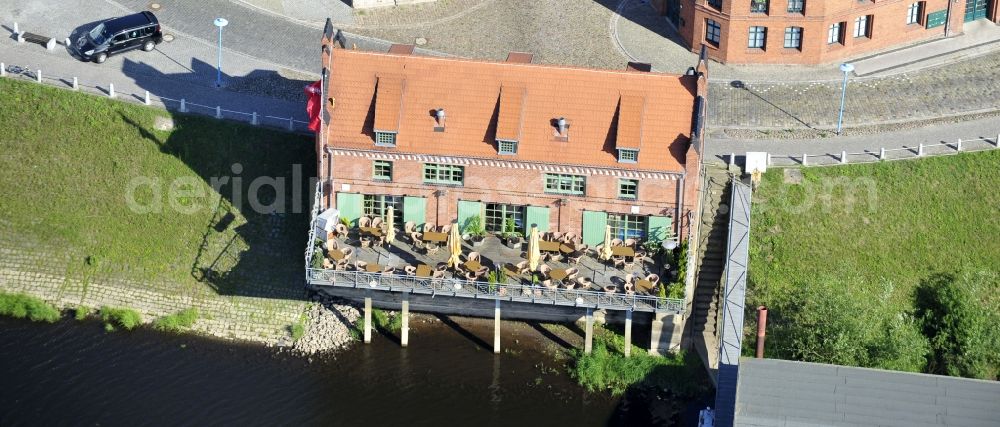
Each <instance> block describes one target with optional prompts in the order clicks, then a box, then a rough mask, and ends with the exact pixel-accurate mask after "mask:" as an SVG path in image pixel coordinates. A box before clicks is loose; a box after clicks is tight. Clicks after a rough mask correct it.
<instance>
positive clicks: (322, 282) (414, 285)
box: [306, 268, 684, 314]
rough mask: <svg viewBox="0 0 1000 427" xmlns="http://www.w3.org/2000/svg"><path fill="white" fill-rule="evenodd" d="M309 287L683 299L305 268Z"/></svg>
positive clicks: (678, 303) (644, 307)
mask: <svg viewBox="0 0 1000 427" xmlns="http://www.w3.org/2000/svg"><path fill="white" fill-rule="evenodd" d="M306 277H307V280H308V282H309V284H310V285H313V286H336V287H347V288H356V289H371V290H376V291H385V292H412V293H414V294H425V295H433V296H451V297H460V298H474V299H486V300H497V299H498V300H501V301H513V302H526V303H535V304H544V305H555V306H564V307H581V308H596V309H607V310H633V311H645V312H667V313H673V314H681V313H682V312H683V311H684V300H683V299H677V298H659V297H655V296H646V295H635V294H631V295H626V294H623V293H618V292H616V293H606V292H599V291H588V290H576V289H552V288H546V287H543V286H531V285H516V284H506V283H503V284H496V283H487V282H479V281H470V280H466V279H451V278H438V279H434V278H425V277H416V276H408V275H400V274H391V273H369V272H364V271H344V270H323V269H314V268H307V269H306Z"/></svg>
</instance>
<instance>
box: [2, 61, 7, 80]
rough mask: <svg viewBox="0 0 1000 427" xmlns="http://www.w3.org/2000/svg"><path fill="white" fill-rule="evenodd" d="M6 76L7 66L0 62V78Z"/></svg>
mask: <svg viewBox="0 0 1000 427" xmlns="http://www.w3.org/2000/svg"><path fill="white" fill-rule="evenodd" d="M6 76H7V66H6V65H4V63H3V62H0V77H6Z"/></svg>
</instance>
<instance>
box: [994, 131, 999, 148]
mask: <svg viewBox="0 0 1000 427" xmlns="http://www.w3.org/2000/svg"><path fill="white" fill-rule="evenodd" d="M993 146H994V147H1000V133H998V134H997V139H994V140H993Z"/></svg>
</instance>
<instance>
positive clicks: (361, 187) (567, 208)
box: [326, 156, 694, 234]
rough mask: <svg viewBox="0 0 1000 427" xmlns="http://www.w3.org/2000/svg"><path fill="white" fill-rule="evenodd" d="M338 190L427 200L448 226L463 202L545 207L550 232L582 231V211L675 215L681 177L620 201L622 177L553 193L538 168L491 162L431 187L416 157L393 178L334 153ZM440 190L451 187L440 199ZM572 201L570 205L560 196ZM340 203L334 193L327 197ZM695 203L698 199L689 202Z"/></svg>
mask: <svg viewBox="0 0 1000 427" xmlns="http://www.w3.org/2000/svg"><path fill="white" fill-rule="evenodd" d="M332 170H333V182H332V186H331V187H330V188H331V189H332V190H333V192H335V193H336V192H340V191H342V190H343V188H344V187H343V186H344V185H345V184H346V185H348V186H350V187H349V190H347V191H346V192H350V193H361V194H387V195H398V196H417V197H426V198H427V212H426V220H427V222H428V223H433V224H438V225H443V224H446V223H449V222H451V221H454V220H456V219H457V214H458V207H457V206H458V200H473V201H482V202H484V203H507V204H517V205H532V206H545V207H548V208H549V220H550V223H549V230H551V231H555V230H559V231H563V232H566V231H573V232H576V233H577V234H580V233H581V228H582V217H583V211H584V210H585V209H586V210H595V211H607V212H612V213H624V214H631V213H632V207H633V206H638V208H639V211H638V214H639V215H657V216H670V217H676V216H677V213H676V206H677V197H678V196H677V195H678V190H680V185H681V182H682V181H680V180H671V179H641V180H639V198H638V200H634V201H630V200H620V199H618V197H617V195H618V179H619V178H618V177H615V176H604V175H592V176H587V179H586V196H572V195H560V194H548V193H545V191H544V178H543V176H544V174H545V172H543V171H539V170H525V169H507V168H498V167H492V166H476V165H466V166H465V182H464V185H462V186H449V185H427V184H424V183H423V163H422V162H419V161H411V160H395V161H393V180H392V182H382V181H375V180H373V179H372V159H370V158H366V157H356V156H334V157H333V166H332ZM436 190H446V191H447V193H446V194H445V195H444V196H441V197H436V196H435V195H434V192H435V191H436ZM561 198H564V199H566V200H567V203H566V204H565V205H562V204H561V203H558V200H559V199H561ZM326 202H327V205H326V206H329V207H336V199H335V197H332V198H329V199H327V200H326ZM685 202H686V203H685V204H686V205H688V206H689V207H690V206H693V204H694V202H689V201H685Z"/></svg>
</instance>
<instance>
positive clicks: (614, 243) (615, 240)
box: [611, 237, 624, 246]
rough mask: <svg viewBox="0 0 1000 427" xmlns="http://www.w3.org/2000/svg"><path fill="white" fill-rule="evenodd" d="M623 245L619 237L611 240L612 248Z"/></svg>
mask: <svg viewBox="0 0 1000 427" xmlns="http://www.w3.org/2000/svg"><path fill="white" fill-rule="evenodd" d="M622 244H624V242H622V239H619V238H617V237H616V238H614V239H611V246H622Z"/></svg>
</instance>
